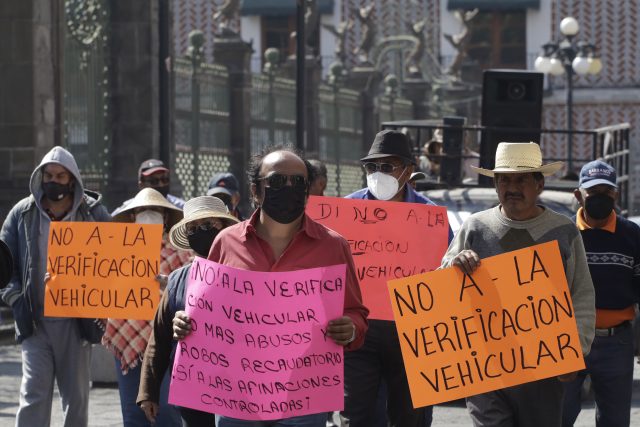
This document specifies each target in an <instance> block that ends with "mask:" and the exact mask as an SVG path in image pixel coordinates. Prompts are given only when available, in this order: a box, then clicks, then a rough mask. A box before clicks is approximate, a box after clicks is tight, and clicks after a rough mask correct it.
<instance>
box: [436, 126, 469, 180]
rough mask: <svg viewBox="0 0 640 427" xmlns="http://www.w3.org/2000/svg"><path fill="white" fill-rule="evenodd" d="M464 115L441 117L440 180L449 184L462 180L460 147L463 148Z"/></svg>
mask: <svg viewBox="0 0 640 427" xmlns="http://www.w3.org/2000/svg"><path fill="white" fill-rule="evenodd" d="M465 121H466V119H465V118H464V117H443V118H442V124H443V125H444V129H443V131H442V151H443V154H444V157H443V158H442V160H441V161H440V181H441V182H445V183H447V184H448V185H449V186H456V185H460V181H462V171H461V168H462V164H461V163H462V149H463V148H464V142H463V140H464V130H463V128H462V126H464V124H465Z"/></svg>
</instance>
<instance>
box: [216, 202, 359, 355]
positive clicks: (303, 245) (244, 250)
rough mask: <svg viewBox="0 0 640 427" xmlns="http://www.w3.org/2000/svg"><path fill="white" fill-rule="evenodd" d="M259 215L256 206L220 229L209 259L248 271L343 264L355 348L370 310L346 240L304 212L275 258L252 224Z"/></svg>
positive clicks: (346, 297)
mask: <svg viewBox="0 0 640 427" xmlns="http://www.w3.org/2000/svg"><path fill="white" fill-rule="evenodd" d="M259 216H260V210H259V209H257V210H256V211H255V212H254V214H253V215H252V216H251V218H250V219H248V220H247V221H243V222H241V223H239V224H235V225H233V226H231V227H227V228H225V229H224V230H222V231H221V232H220V234H219V235H218V236H217V237H216V240H215V241H214V242H213V246H212V247H211V251H210V252H209V259H210V260H211V261H214V262H218V263H220V264H224V265H227V266H229V267H235V268H241V269H244V270H251V271H294V270H303V269H307V268H316V267H326V266H330V265H336V264H346V265H347V272H346V276H347V277H346V286H345V293H344V314H345V316H349V317H350V318H351V320H352V321H353V324H354V325H355V327H356V338H355V340H354V341H353V342H351V343H350V344H349V345H348V346H347V347H346V349H347V350H356V349H358V348H359V347H360V346H361V345H362V344H363V342H364V336H365V333H366V332H367V315H368V314H369V310H368V309H367V308H366V307H365V306H364V305H362V294H361V293H360V285H359V284H358V277H357V276H356V269H355V266H354V264H353V258H352V257H351V251H350V250H349V244H348V243H347V241H346V240H345V239H344V238H343V237H342V236H341V235H339V234H338V233H336V232H335V231H333V230H330V229H328V228H327V227H325V226H323V225H321V224H318V223H317V222H315V221H314V220H312V219H311V218H309V217H308V216H307V215H306V214H305V215H304V218H303V219H302V226H301V227H300V230H299V231H298V232H297V233H296V235H295V236H294V237H293V239H292V240H291V242H290V243H289V246H287V248H286V249H285V251H284V252H283V253H282V255H281V256H280V258H279V259H275V256H274V254H273V251H272V249H271V246H269V244H268V243H267V242H265V241H264V240H263V239H262V238H260V237H258V234H257V233H256V228H255V224H256V222H257V221H258V218H259Z"/></svg>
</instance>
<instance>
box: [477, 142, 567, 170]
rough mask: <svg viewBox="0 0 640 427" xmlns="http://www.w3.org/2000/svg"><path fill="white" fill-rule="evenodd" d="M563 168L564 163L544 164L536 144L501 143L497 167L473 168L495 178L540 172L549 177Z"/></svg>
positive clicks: (497, 151)
mask: <svg viewBox="0 0 640 427" xmlns="http://www.w3.org/2000/svg"><path fill="white" fill-rule="evenodd" d="M561 168H562V162H553V163H549V164H547V165H543V164H542V152H541V151H540V146H539V145H538V144H536V143H535V142H501V143H500V144H498V148H497V149H496V166H495V167H494V168H493V170H491V169H483V168H479V167H476V166H471V169H473V170H474V171H476V172H478V173H479V174H480V175H485V176H490V177H493V176H494V175H495V174H497V173H530V172H540V173H541V174H543V175H545V176H548V175H553V174H554V173H556V172H558V171H559V170H560V169H561Z"/></svg>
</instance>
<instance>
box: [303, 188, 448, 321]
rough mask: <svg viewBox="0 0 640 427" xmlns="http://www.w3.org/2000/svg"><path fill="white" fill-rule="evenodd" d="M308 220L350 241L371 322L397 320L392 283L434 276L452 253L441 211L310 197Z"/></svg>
mask: <svg viewBox="0 0 640 427" xmlns="http://www.w3.org/2000/svg"><path fill="white" fill-rule="evenodd" d="M306 213H307V215H309V216H310V217H311V218H312V219H314V220H316V221H318V222H319V223H321V224H323V225H325V226H327V227H329V228H331V229H332V230H335V231H337V232H338V233H340V234H341V235H342V236H343V237H344V238H345V239H347V241H348V242H349V247H350V248H351V254H352V255H353V260H354V262H355V265H356V273H357V275H358V280H359V281H360V289H361V290H362V299H363V302H364V305H366V306H367V308H368V309H369V318H371V319H383V320H393V312H392V311H391V302H390V301H389V292H388V290H387V281H388V280H391V279H398V278H401V277H408V276H413V275H415V274H419V273H424V272H426V271H431V270H434V269H436V268H438V267H439V266H440V261H441V260H442V256H443V255H444V253H445V251H446V250H447V244H448V242H447V240H448V233H449V225H448V224H449V223H448V219H447V211H446V209H445V208H443V207H439V206H427V205H423V204H418V203H396V202H381V201H378V200H355V199H341V198H337V197H309V201H308V203H307V209H306Z"/></svg>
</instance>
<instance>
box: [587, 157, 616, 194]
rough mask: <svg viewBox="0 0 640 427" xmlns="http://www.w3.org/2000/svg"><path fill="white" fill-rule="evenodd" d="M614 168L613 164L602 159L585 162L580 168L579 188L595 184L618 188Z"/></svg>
mask: <svg viewBox="0 0 640 427" xmlns="http://www.w3.org/2000/svg"><path fill="white" fill-rule="evenodd" d="M616 177H617V175H616V170H615V169H614V168H613V166H611V165H609V164H607V163H605V162H603V161H602V160H594V161H592V162H589V163H587V164H586V165H584V166H583V167H582V169H581V170H580V182H579V185H578V186H579V187H580V188H591V187H593V186H596V185H600V184H605V185H609V186H611V187H613V188H618V185H617V184H616V180H617V178H616Z"/></svg>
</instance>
